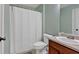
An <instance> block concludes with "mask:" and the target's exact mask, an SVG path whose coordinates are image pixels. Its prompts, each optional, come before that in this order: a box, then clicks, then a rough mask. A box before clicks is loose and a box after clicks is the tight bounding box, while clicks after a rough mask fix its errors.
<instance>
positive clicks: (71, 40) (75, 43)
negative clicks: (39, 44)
mask: <svg viewBox="0 0 79 59" xmlns="http://www.w3.org/2000/svg"><path fill="white" fill-rule="evenodd" d="M56 39H57V40H58V41H60V42H62V43H66V44H71V45H79V40H76V39H74V40H73V39H69V38H66V37H56Z"/></svg>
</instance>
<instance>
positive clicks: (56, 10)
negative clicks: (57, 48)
mask: <svg viewBox="0 0 79 59" xmlns="http://www.w3.org/2000/svg"><path fill="white" fill-rule="evenodd" d="M59 17H60V7H59V6H58V4H46V5H45V32H46V33H48V34H52V35H57V34H58V32H59V19H60V18H59Z"/></svg>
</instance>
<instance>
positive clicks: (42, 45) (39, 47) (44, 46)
mask: <svg viewBox="0 0 79 59" xmlns="http://www.w3.org/2000/svg"><path fill="white" fill-rule="evenodd" d="M43 36H44V42H43V41H38V42H36V43H34V45H33V46H34V49H35V51H36V54H47V53H48V37H50V36H52V35H48V34H44V35H43Z"/></svg>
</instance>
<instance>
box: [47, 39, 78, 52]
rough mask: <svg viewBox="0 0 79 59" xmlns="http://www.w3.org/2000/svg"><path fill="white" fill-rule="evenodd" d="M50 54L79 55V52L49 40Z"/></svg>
mask: <svg viewBox="0 0 79 59" xmlns="http://www.w3.org/2000/svg"><path fill="white" fill-rule="evenodd" d="M48 53H49V54H78V53H79V52H77V51H75V50H72V49H70V48H68V47H65V46H63V45H61V44H59V43H56V42H54V41H52V40H49V51H48Z"/></svg>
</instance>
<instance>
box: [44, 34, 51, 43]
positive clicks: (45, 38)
mask: <svg viewBox="0 0 79 59" xmlns="http://www.w3.org/2000/svg"><path fill="white" fill-rule="evenodd" d="M43 36H44V42H45V43H46V44H48V38H49V37H52V35H49V34H44V35H43Z"/></svg>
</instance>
